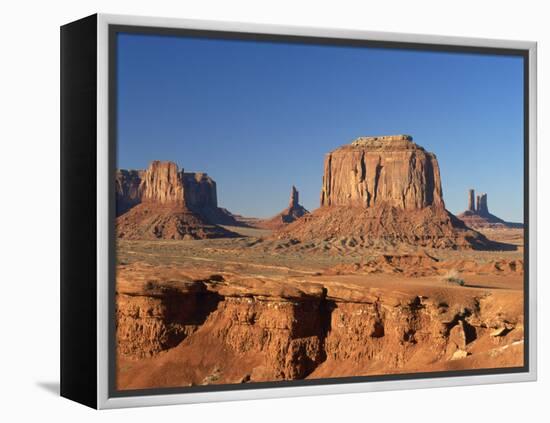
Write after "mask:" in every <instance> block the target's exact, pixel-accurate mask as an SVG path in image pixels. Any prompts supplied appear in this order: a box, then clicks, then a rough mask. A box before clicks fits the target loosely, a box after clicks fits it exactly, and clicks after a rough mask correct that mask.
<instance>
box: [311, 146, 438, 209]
mask: <svg viewBox="0 0 550 423" xmlns="http://www.w3.org/2000/svg"><path fill="white" fill-rule="evenodd" d="M382 204H386V205H389V206H393V207H397V208H401V209H405V210H416V209H422V208H425V207H429V206H441V207H444V203H443V195H442V192H441V180H440V176H439V165H438V163H437V159H436V157H435V155H434V154H433V153H428V152H426V151H425V150H424V149H423V148H422V147H420V146H419V145H417V144H415V143H414V142H412V137H410V136H406V135H403V136H392V137H363V138H358V139H357V140H355V141H354V142H352V143H351V144H348V145H344V146H342V147H339V148H337V149H336V150H334V151H332V152H330V153H328V154H327V155H326V156H325V164H324V174H323V187H322V190H321V206H361V207H376V206H378V205H382Z"/></svg>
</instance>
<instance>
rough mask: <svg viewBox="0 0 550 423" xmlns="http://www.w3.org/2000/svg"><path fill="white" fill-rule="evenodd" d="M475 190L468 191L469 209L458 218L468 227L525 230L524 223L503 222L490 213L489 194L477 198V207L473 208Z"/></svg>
mask: <svg viewBox="0 0 550 423" xmlns="http://www.w3.org/2000/svg"><path fill="white" fill-rule="evenodd" d="M474 195H475V190H473V189H470V190H468V208H467V209H466V210H465V211H464V212H462V213H460V214H459V215H458V216H457V217H458V218H459V219H460V220H462V221H463V222H464V223H465V224H466V226H468V227H470V228H474V229H482V228H495V229H498V228H516V229H519V228H523V224H522V223H512V222H506V221H504V220H502V219H501V218H500V217H497V216H495V215H494V214H491V213H490V212H489V206H488V204H487V194H480V195H478V196H477V197H476V206H475V207H473V205H472V202H473V201H472V200H473V197H474Z"/></svg>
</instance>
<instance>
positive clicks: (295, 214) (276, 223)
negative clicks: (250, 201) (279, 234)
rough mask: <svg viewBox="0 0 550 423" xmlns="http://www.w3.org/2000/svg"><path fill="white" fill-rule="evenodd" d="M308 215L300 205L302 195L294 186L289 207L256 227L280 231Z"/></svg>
mask: <svg viewBox="0 0 550 423" xmlns="http://www.w3.org/2000/svg"><path fill="white" fill-rule="evenodd" d="M307 214H309V211H308V210H307V209H306V208H304V207H303V206H302V205H301V204H300V194H299V192H298V190H297V189H296V187H295V186H294V185H293V186H292V189H291V190H290V201H289V203H288V207H287V208H286V209H284V210H283V211H282V212H280V213H278V214H277V215H275V216H274V217H272V218H270V219H267V220H263V221H260V222H258V223H256V226H257V227H260V228H268V229H279V228H282V227H283V226H285V225H288V224H289V223H292V222H294V221H295V220H297V219H299V218H300V217H302V216H305V215H307Z"/></svg>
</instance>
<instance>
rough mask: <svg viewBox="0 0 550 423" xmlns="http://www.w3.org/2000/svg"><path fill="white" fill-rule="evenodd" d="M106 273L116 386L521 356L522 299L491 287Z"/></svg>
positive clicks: (514, 360)
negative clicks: (471, 289) (113, 315)
mask: <svg viewBox="0 0 550 423" xmlns="http://www.w3.org/2000/svg"><path fill="white" fill-rule="evenodd" d="M148 272H154V282H148V279H151V275H148ZM118 278H119V284H118V285H117V342H118V347H117V354H118V362H119V368H124V369H125V370H124V371H119V373H118V374H117V383H118V385H119V386H118V387H119V388H120V389H131V388H147V387H160V386H162V387H169V386H188V385H208V384H220V383H246V382H260V381H275V380H295V379H303V378H317V377H342V376H351V375H354V376H357V375H367V374H382V373H396V372H407V371H418V370H417V369H419V368H423V369H432V370H449V369H452V368H453V367H452V366H453V363H454V362H455V360H457V359H462V358H464V357H467V356H469V355H473V356H474V357H478V358H477V360H480V361H479V362H478V363H477V364H475V363H470V364H469V367H468V368H477V367H480V368H483V367H484V366H485V367H486V366H487V365H488V363H491V365H496V363H497V362H498V363H499V364H501V365H502V366H503V367H505V366H513V365H521V357H522V355H521V353H522V349H521V348H522V344H521V340H522V339H523V319H522V313H521V307H522V303H521V301H510V300H509V296H510V294H507V293H499V292H498V291H497V292H495V293H493V294H489V295H488V294H487V293H486V292H479V294H478V296H477V297H473V296H472V297H470V298H464V297H463V296H462V295H461V293H460V291H458V292H456V291H453V290H451V291H453V292H450V293H448V295H447V294H445V293H444V292H443V291H441V289H439V288H431V287H429V288H424V289H423V292H422V295H421V294H414V293H413V292H412V290H406V289H404V290H399V291H396V290H386V289H383V288H380V289H377V288H372V289H364V288H362V287H361V286H357V285H353V284H351V285H345V284H341V283H340V284H329V283H327V284H323V282H321V283H315V282H311V281H301V282H300V281H294V283H285V281H282V280H280V279H279V280H275V279H273V280H272V279H267V278H253V277H248V278H242V277H238V276H235V275H233V276H232V275H226V276H223V277H222V276H220V275H211V276H206V275H205V276H201V277H200V278H196V277H195V278H193V277H192V276H190V275H189V274H177V272H176V271H175V270H170V274H167V275H163V274H161V273H159V271H158V269H154V268H153V269H150V270H146V269H141V268H136V267H135V265H134V267H132V266H129V267H123V268H121V269H119V272H118ZM514 298H515V297H514ZM506 304H512V306H511V307H510V306H506V307H504V305H506ZM159 353H160V354H159ZM144 357H149V358H148V359H147V360H141V359H142V358H144Z"/></svg>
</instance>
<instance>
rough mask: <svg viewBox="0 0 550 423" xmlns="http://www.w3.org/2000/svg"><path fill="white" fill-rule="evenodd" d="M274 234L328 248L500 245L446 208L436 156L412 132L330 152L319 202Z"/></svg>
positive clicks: (366, 140)
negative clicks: (397, 245)
mask: <svg viewBox="0 0 550 423" xmlns="http://www.w3.org/2000/svg"><path fill="white" fill-rule="evenodd" d="M274 236H275V238H278V239H290V240H293V241H294V242H296V241H298V242H302V243H303V242H306V243H307V244H308V245H312V246H314V247H317V246H319V245H323V248H325V249H330V248H332V247H334V244H335V243H337V244H338V245H349V246H352V247H354V248H356V247H357V246H359V247H361V246H366V247H372V246H381V247H384V246H388V245H393V246H395V245H396V244H400V243H405V244H410V245H414V246H422V247H433V248H454V249H456V248H467V249H468V248H475V249H489V248H498V246H496V245H495V244H494V243H492V242H491V241H489V240H488V239H487V238H486V237H485V236H484V235H482V234H480V233H478V232H476V231H474V230H471V229H469V228H467V227H466V226H465V225H464V223H463V222H462V221H460V220H459V219H457V218H456V217H455V216H454V215H453V214H451V213H450V212H449V211H447V210H446V209H445V203H444V201H443V192H442V188H441V177H440V173H439V165H438V162H437V158H436V156H435V154H433V153H430V152H427V151H426V150H425V149H424V148H422V147H421V146H419V145H418V144H416V143H414V142H413V139H412V137H411V136H409V135H390V136H381V137H360V138H357V139H356V140H355V141H353V142H352V143H351V144H347V145H343V146H341V147H339V148H337V149H335V150H333V151H331V152H330V153H328V154H327V155H326V156H325V162H324V174H323V183H322V189H321V207H320V208H318V209H317V210H315V211H314V212H313V213H311V214H309V215H306V216H305V217H304V218H302V219H299V220H298V221H296V222H294V223H292V224H290V225H288V226H286V227H285V228H282V229H281V230H280V231H279V232H278V233H276V234H275V235H274Z"/></svg>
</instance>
